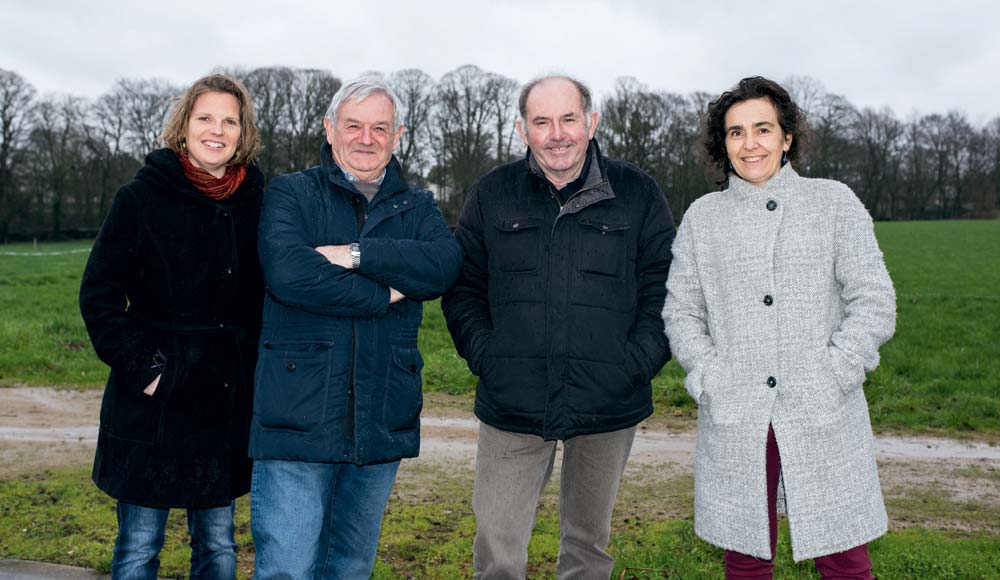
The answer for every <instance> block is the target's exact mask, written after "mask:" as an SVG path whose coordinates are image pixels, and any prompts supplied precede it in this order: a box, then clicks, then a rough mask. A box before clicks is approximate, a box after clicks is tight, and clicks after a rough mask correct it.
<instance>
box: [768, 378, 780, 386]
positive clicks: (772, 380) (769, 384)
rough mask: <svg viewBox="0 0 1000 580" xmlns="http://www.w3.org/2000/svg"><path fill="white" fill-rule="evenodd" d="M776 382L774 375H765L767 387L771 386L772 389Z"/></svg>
mask: <svg viewBox="0 0 1000 580" xmlns="http://www.w3.org/2000/svg"><path fill="white" fill-rule="evenodd" d="M777 384H778V381H776V380H775V379H774V377H767V386H768V387H771V388H772V389H773V388H774V386H775V385H777Z"/></svg>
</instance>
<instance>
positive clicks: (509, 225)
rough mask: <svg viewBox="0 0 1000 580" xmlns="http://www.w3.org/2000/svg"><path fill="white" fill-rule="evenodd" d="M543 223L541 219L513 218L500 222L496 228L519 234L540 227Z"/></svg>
mask: <svg viewBox="0 0 1000 580" xmlns="http://www.w3.org/2000/svg"><path fill="white" fill-rule="evenodd" d="M542 223H543V220H542V218H539V217H513V218H506V219H502V220H500V221H499V222H498V223H497V224H496V226H497V229H499V230H502V231H505V232H519V231H521V230H527V229H531V228H537V227H540V226H541V225H542Z"/></svg>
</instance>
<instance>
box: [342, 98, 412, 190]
mask: <svg viewBox="0 0 1000 580" xmlns="http://www.w3.org/2000/svg"><path fill="white" fill-rule="evenodd" d="M392 121H393V108H392V100H391V99H390V98H389V97H387V96H386V95H384V94H382V93H374V94H371V95H368V96H367V97H365V98H364V99H362V100H361V101H358V100H357V99H348V100H346V101H344V103H343V104H342V105H340V108H339V109H338V110H337V125H336V126H334V125H333V123H332V122H331V121H330V119H329V118H328V117H324V118H323V127H324V128H325V129H326V141H327V143H329V144H330V148H331V149H332V150H333V159H334V161H336V162H337V165H340V167H341V168H343V169H344V170H345V171H349V172H350V173H351V174H353V175H354V176H355V177H357V178H358V179H361V180H362V181H369V182H370V181H373V180H375V179H378V177H379V175H381V173H382V169H384V168H385V166H386V165H388V164H389V158H390V157H392V152H393V150H395V149H396V144H397V143H399V137H400V136H401V135H402V134H403V127H402V125H400V127H399V129H398V130H397V131H395V132H393V130H392Z"/></svg>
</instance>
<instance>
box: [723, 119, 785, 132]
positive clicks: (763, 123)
mask: <svg viewBox="0 0 1000 580" xmlns="http://www.w3.org/2000/svg"><path fill="white" fill-rule="evenodd" d="M753 126H754V127H774V123H772V122H770V121H757V122H756V123H754V124H753ZM742 128H743V125H730V126H728V127H726V131H727V132H728V131H732V130H733V129H742Z"/></svg>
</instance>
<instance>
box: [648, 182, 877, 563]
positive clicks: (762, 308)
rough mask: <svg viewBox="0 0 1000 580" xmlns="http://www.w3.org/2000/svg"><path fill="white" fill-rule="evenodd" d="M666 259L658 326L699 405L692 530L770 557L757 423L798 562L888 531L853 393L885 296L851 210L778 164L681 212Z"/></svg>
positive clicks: (864, 230) (861, 407) (825, 185)
mask: <svg viewBox="0 0 1000 580" xmlns="http://www.w3.org/2000/svg"><path fill="white" fill-rule="evenodd" d="M673 253H674V258H673V265H672V266H671V268H670V275H669V278H668V280H667V299H666V302H665V305H664V309H663V318H664V320H665V323H666V332H667V336H668V337H669V339H670V348H671V349H672V350H673V353H674V356H675V357H676V358H677V360H678V362H680V364H681V365H682V366H683V367H684V369H685V370H686V371H687V378H686V379H685V383H684V384H685V387H686V389H687V391H688V393H690V395H691V396H692V397H693V398H694V399H695V400H696V401H698V410H699V412H698V436H697V444H696V451H695V499H694V501H695V533H697V535H698V536H699V537H701V538H702V539H704V540H706V541H708V542H709V543H712V544H715V545H717V546H720V547H723V548H726V549H729V550H734V551H737V552H740V553H743V554H749V555H752V556H755V557H758V558H770V557H771V556H772V554H771V549H770V545H769V540H768V524H767V520H768V515H767V490H766V483H765V482H766V479H765V446H766V442H767V430H768V424H771V425H773V427H774V433H775V436H776V438H777V441H778V450H779V454H780V456H781V467H782V487H783V489H782V491H783V494H784V509H785V513H786V514H787V515H788V522H789V528H790V530H791V536H792V552H793V557H794V559H795V560H796V561H800V560H804V559H808V558H815V557H817V556H823V555H827V554H832V553H836V552H840V551H843V550H846V549H849V548H852V547H854V546H858V545H861V544H864V543H867V542H869V541H870V540H873V539H875V538H877V537H878V536H880V535H882V534H883V533H885V531H886V528H887V525H888V518H887V517H886V512H885V505H884V504H883V501H882V492H881V488H880V486H879V480H878V470H877V467H876V465H875V454H874V449H873V438H872V429H871V423H870V421H869V417H868V404H867V402H866V401H865V395H864V391H863V390H862V388H861V385H862V383H863V382H864V380H865V371H870V370H872V369H874V368H875V367H876V366H877V365H878V362H879V354H878V349H879V347H880V346H881V345H882V344H883V343H884V342H885V341H887V340H888V339H889V338H890V337H891V336H892V334H893V332H894V330H895V323H896V296H895V292H894V290H893V287H892V281H891V280H890V279H889V274H888V272H887V271H886V268H885V263H884V261H883V259H882V252H881V251H880V250H879V247H878V243H877V242H876V240H875V235H874V232H873V229H872V220H871V218H870V217H869V215H868V212H867V211H866V210H865V208H864V206H863V205H862V204H861V202H860V201H859V200H858V198H857V197H856V196H855V195H854V193H853V192H851V190H850V189H849V188H848V187H847V186H845V185H843V184H842V183H839V182H835V181H829V180H824V179H807V178H804V177H800V176H799V175H798V174H797V173H796V172H795V171H794V170H793V169H792V168H791V166H790V165H786V166H785V167H783V168H782V169H781V170H780V171H779V172H778V173H777V174H775V176H774V177H772V178H771V180H770V181H768V182H767V183H766V184H764V186H763V187H756V186H753V185H751V184H749V183H747V182H745V181H743V180H741V179H739V178H738V177H735V176H733V177H731V178H730V180H729V187H728V189H726V190H725V191H721V192H716V193H710V194H708V195H705V196H704V197H702V198H700V199H698V200H697V201H695V203H694V204H692V205H691V207H690V209H688V211H687V213H686V214H684V219H683V222H682V223H681V226H680V230H679V231H678V235H677V239H676V240H675V242H674V245H673Z"/></svg>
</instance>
